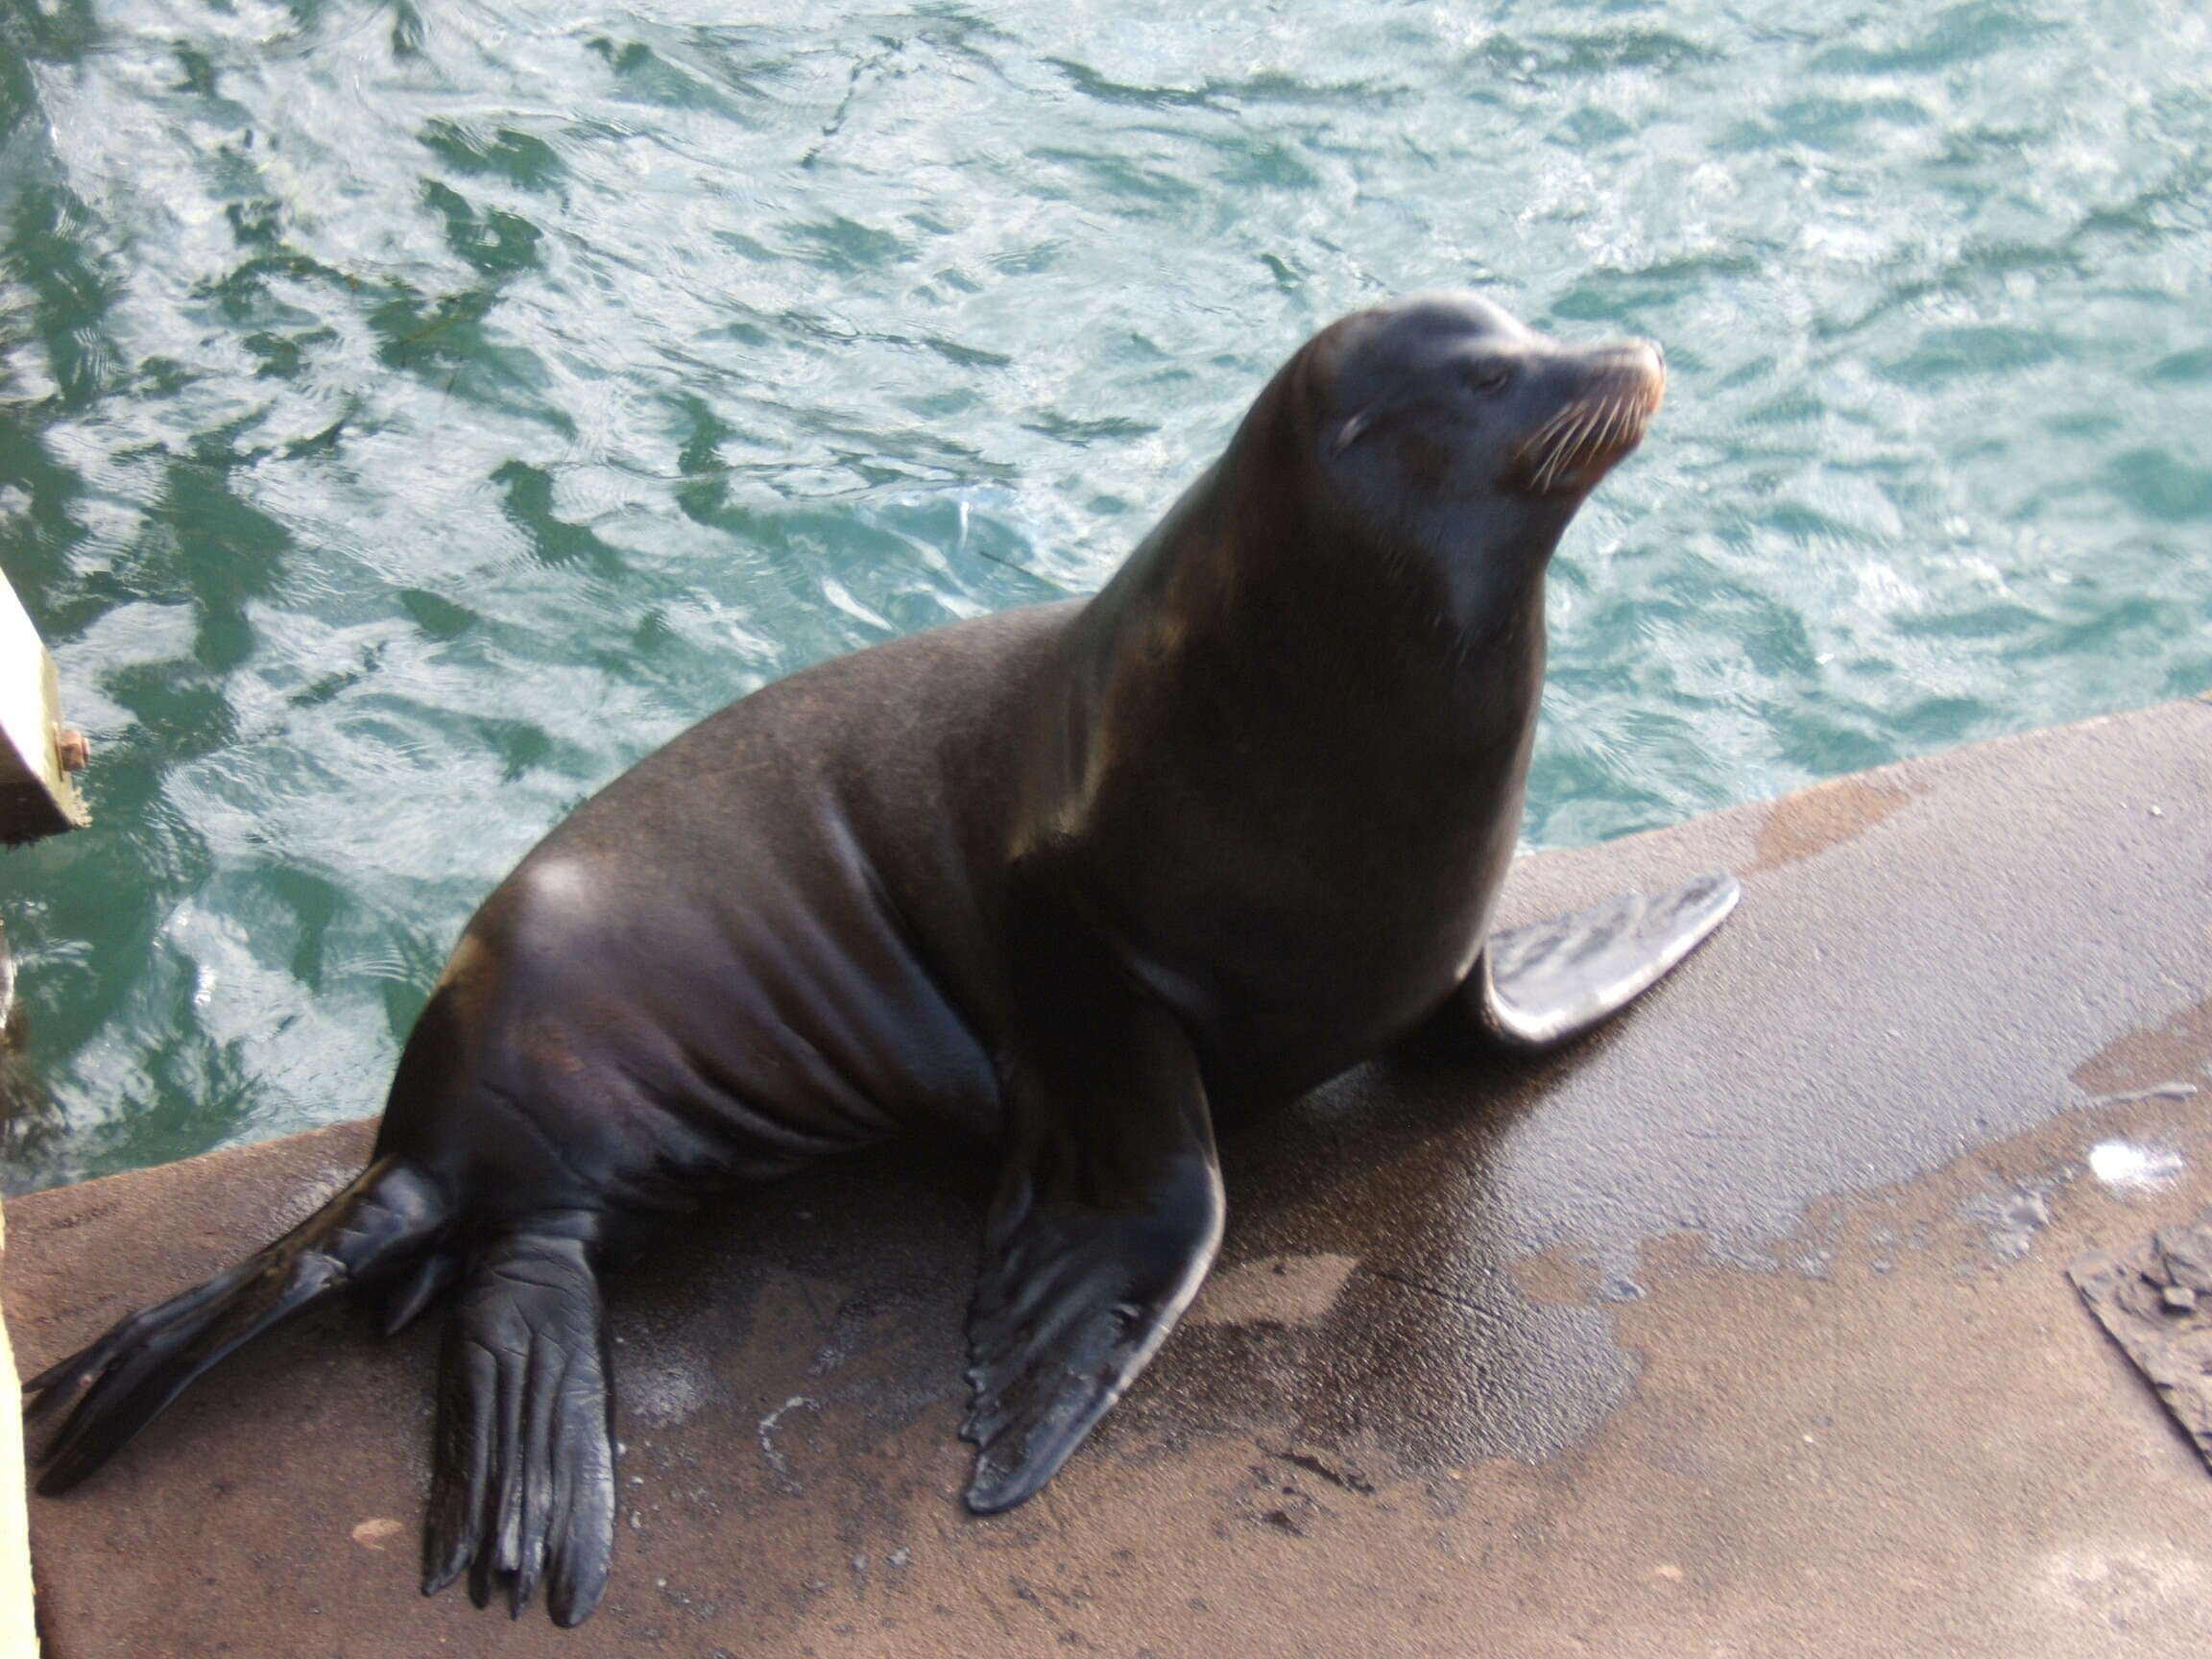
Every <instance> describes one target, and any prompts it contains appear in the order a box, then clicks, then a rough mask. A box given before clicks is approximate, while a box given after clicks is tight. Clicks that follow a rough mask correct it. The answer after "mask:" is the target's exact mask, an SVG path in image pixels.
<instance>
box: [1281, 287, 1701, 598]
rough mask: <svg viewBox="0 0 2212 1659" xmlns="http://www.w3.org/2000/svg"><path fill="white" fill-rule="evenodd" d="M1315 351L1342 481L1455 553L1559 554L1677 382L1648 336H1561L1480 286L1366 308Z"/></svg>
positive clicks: (1312, 398) (1353, 493) (1330, 446)
mask: <svg viewBox="0 0 2212 1659" xmlns="http://www.w3.org/2000/svg"><path fill="white" fill-rule="evenodd" d="M1300 356H1301V357H1302V358H1305V359H1306V360H1307V361H1306V363H1305V365H1304V373H1301V374H1299V375H1297V376H1296V379H1297V380H1298V382H1299V383H1300V401H1301V402H1302V403H1304V405H1305V407H1304V408H1303V409H1302V410H1301V411H1300V413H1301V414H1302V415H1303V417H1304V420H1303V421H1302V425H1303V427H1304V432H1305V440H1306V443H1307V444H1308V445H1310V448H1311V451H1312V459H1313V461H1314V462H1315V463H1316V464H1317V465H1318V466H1319V468H1320V469H1322V471H1323V472H1324V474H1326V475H1327V476H1328V478H1329V480H1330V483H1331V485H1332V486H1333V487H1334V492H1333V493H1334V494H1335V495H1336V496H1337V497H1338V498H1339V499H1340V500H1341V501H1343V502H1344V503H1345V504H1346V505H1347V506H1348V507H1349V508H1350V509H1351V511H1352V514H1353V517H1356V518H1357V519H1358V520H1359V521H1361V522H1364V523H1366V524H1369V525H1373V526H1376V527H1378V528H1383V529H1384V530H1385V533H1386V534H1387V533H1389V532H1396V533H1397V534H1398V535H1403V534H1405V533H1407V532H1410V533H1411V534H1412V535H1413V536H1414V538H1415V539H1416V540H1417V541H1420V542H1422V543H1425V544H1426V545H1427V546H1428V547H1429V549H1430V550H1431V551H1432V552H1433V553H1435V554H1438V555H1441V556H1446V557H1449V556H1451V555H1453V554H1454V553H1455V552H1456V551H1457V550H1459V549H1460V548H1464V547H1470V546H1471V547H1475V548H1478V549H1485V550H1493V551H1496V552H1503V551H1504V550H1505V549H1507V548H1519V549H1524V550H1526V551H1527V552H1531V553H1534V554H1537V555H1538V556H1541V555H1542V554H1548V553H1549V552H1550V551H1551V546H1552V545H1553V544H1554V543H1555V542H1556V541H1557V539H1558V535H1559V532H1560V531H1561V530H1562V529H1564V528H1565V526H1566V523H1567V520H1568V519H1569V518H1570V517H1573V515H1574V512H1575V508H1576V507H1578V506H1579V505H1581V503H1582V500H1583V498H1584V497H1585V496H1587V495H1588V494H1589V493H1590V491H1591V490H1592V489H1593V488H1595V487H1596V485H1597V483H1598V481H1599V479H1600V478H1602V477H1604V475H1605V474H1606V473H1607V472H1608V471H1610V470H1611V469H1612V468H1613V467H1614V465H1615V464H1616V463H1618V462H1619V461H1620V460H1621V459H1622V458H1623V456H1625V455H1626V454H1627V453H1628V452H1629V451H1630V450H1632V449H1634V448H1635V447H1636V445H1637V444H1638V443H1639V442H1641V441H1642V439H1643V437H1644V429H1645V427H1646V425H1647V424H1648V423H1649V421H1650V419H1651V416H1652V414H1653V412H1654V411H1656V410H1657V409H1658V407H1659V402H1660V398H1661V397H1663V396H1664V394H1665V391H1666V386H1667V368H1666V358H1665V356H1664V355H1663V354H1662V353H1661V351H1660V349H1659V348H1658V347H1657V346H1655V345H1653V344H1652V343H1651V342H1649V341H1647V340H1620V341H1606V342H1602V343H1599V344H1596V345H1587V346H1584V345H1575V344H1572V343H1570V342H1567V341H1561V340H1554V339H1551V338H1550V337H1549V336H1547V335H1543V334H1539V333H1537V332H1536V331H1535V330H1534V329H1532V328H1528V327H1527V326H1525V325H1522V324H1521V323H1519V322H1517V321H1516V320H1515V319H1514V318H1513V317H1511V316H1510V315H1509V314H1507V313H1506V312H1505V311H1504V310H1503V309H1501V308H1500V307H1499V306H1497V305H1494V304H1492V303H1491V302H1490V301H1487V300H1483V299H1480V298H1478V297H1477V296H1475V295H1472V294H1426V295H1418V296H1415V297H1414V298H1412V299H1408V300H1401V301H1394V302H1393V303H1390V304H1387V305H1379V306H1377V307H1375V308H1374V309H1372V310H1368V311H1361V312H1357V313H1355V314H1354V315H1352V316H1350V317H1346V318H1344V319H1343V320H1341V321H1340V322H1338V323H1335V324H1334V325H1331V326H1330V327H1328V328H1326V329H1324V330H1323V331H1322V332H1321V333H1320V334H1318V335H1316V336H1315V337H1314V338H1313V340H1312V341H1311V342H1310V343H1309V344H1308V346H1307V347H1306V349H1305V350H1304V351H1303V352H1301V353H1300Z"/></svg>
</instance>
